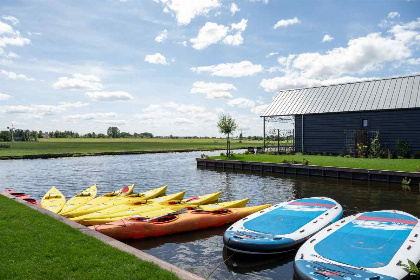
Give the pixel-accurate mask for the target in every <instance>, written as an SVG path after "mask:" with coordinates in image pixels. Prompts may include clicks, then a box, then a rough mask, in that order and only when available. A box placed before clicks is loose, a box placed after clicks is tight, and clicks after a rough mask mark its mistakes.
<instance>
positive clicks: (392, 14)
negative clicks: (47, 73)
mask: <svg viewBox="0 0 420 280" xmlns="http://www.w3.org/2000/svg"><path fill="white" fill-rule="evenodd" d="M397 17H398V18H399V17H400V14H399V13H398V12H391V13H389V14H388V18H397Z"/></svg>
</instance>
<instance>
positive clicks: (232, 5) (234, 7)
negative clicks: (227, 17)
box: [230, 2, 241, 16]
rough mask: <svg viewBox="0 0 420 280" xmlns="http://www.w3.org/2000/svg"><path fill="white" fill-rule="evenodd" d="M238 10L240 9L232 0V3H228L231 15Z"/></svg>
mask: <svg viewBox="0 0 420 280" xmlns="http://www.w3.org/2000/svg"><path fill="white" fill-rule="evenodd" d="M240 10H241V9H239V7H238V5H236V4H235V3H233V2H232V4H231V5H230V12H231V13H232V16H233V15H235V14H236V13H237V12H239V11H240Z"/></svg>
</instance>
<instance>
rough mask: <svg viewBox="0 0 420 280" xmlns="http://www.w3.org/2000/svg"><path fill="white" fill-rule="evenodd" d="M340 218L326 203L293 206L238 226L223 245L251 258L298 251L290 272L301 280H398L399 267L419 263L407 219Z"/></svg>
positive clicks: (385, 214) (377, 214)
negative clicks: (293, 272)
mask: <svg viewBox="0 0 420 280" xmlns="http://www.w3.org/2000/svg"><path fill="white" fill-rule="evenodd" d="M342 215H343V210H342V207H341V206H340V205H339V204H338V203H337V202H336V201H334V200H332V199H330V198H324V197H313V198H303V199H298V200H293V201H289V202H284V203H280V204H276V205H273V206H271V207H269V208H266V209H264V210H262V211H259V212H257V213H254V214H252V215H250V216H247V217H245V218H243V219H241V220H239V221H238V222H236V223H235V224H233V225H232V226H231V227H229V228H228V229H227V230H226V232H225V234H224V237H223V241H224V244H225V246H226V247H227V248H228V249H230V250H232V251H234V252H240V253H251V254H274V253H280V252H286V251H289V250H292V249H295V248H299V246H301V247H300V248H299V250H298V251H297V254H296V257H295V262H294V268H295V272H296V276H297V278H298V279H304V280H309V279H317V280H336V279H337V280H338V279H340V280H343V279H344V280H352V279H363V280H395V279H403V278H405V277H406V276H407V275H408V272H407V271H406V270H405V268H404V267H402V266H401V264H407V262H408V261H407V260H411V261H413V262H414V263H416V264H417V263H418V262H419V261H420V237H419V236H420V220H419V219H418V218H416V217H414V216H413V215H410V214H408V213H405V212H401V211H396V210H386V211H374V212H368V213H361V214H357V215H353V216H349V217H345V218H342ZM302 244H303V245H302Z"/></svg>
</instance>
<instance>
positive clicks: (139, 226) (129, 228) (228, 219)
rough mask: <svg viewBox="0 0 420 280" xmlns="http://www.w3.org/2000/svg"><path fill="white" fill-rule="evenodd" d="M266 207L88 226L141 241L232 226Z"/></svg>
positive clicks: (116, 235) (128, 220)
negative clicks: (150, 237)
mask: <svg viewBox="0 0 420 280" xmlns="http://www.w3.org/2000/svg"><path fill="white" fill-rule="evenodd" d="M270 206H271V205H270V204H265V205H259V206H251V207H244V208H230V209H221V210H216V211H200V210H187V209H183V210H181V211H178V212H174V213H171V214H167V215H164V216H161V217H157V218H151V219H145V218H131V219H121V220H117V221H114V222H111V223H107V224H103V225H100V226H91V227H89V228H90V229H93V230H96V231H99V232H101V233H103V234H106V235H108V236H111V237H113V238H115V239H132V238H144V237H149V236H159V235H166V234H173V233H178V232H184V231H191V230H197V229H204V228H209V227H217V226H221V225H224V224H229V223H234V222H236V221H238V220H240V219H242V218H244V217H246V216H248V215H251V214H252V213H255V212H258V211H260V210H263V209H265V208H268V207H270Z"/></svg>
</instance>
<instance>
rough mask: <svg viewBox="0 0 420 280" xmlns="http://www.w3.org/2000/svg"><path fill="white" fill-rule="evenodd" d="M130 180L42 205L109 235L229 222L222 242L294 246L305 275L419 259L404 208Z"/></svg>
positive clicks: (245, 246) (47, 199) (378, 277)
mask: <svg viewBox="0 0 420 280" xmlns="http://www.w3.org/2000/svg"><path fill="white" fill-rule="evenodd" d="M133 188H134V185H131V186H128V187H125V188H123V189H121V190H118V191H115V192H113V193H109V194H105V195H103V196H99V197H96V186H92V187H91V188H88V189H87V190H85V191H84V192H82V193H80V194H78V195H76V196H74V197H73V198H71V199H70V200H68V201H67V202H66V200H65V199H64V196H63V195H62V194H61V193H60V192H59V191H58V190H57V189H55V188H52V189H51V190H50V191H49V192H47V194H46V195H45V196H44V198H43V200H42V201H41V206H42V207H44V208H47V209H49V210H51V211H54V212H56V213H58V214H61V215H63V216H66V217H68V218H70V219H72V220H75V221H77V222H79V223H82V224H84V225H91V226H90V228H91V229H93V230H96V231H99V232H101V233H104V234H106V235H109V236H111V237H113V238H116V239H131V238H143V237H149V236H160V235H166V234H173V233H178V232H185V231H191V230H197V229H204V228H209V227H216V226H220V225H223V224H229V223H234V224H233V225H232V226H230V227H229V228H228V229H227V230H226V232H225V233H224V236H223V242H224V244H225V246H226V247H227V248H228V249H229V250H231V251H234V252H238V253H246V254H277V253H282V252H287V251H291V250H295V249H296V248H299V247H300V248H299V250H298V251H297V254H296V257H295V263H294V268H295V272H296V276H297V277H298V279H304V280H307V279H318V280H325V279H326V280H335V279H341V280H342V279H345V280H351V279H363V280H395V279H403V278H404V277H405V276H406V275H407V271H406V270H405V269H404V268H403V267H402V266H401V264H407V260H411V261H413V262H414V263H418V262H419V261H420V237H419V236H420V220H419V219H418V218H416V217H414V216H412V215H410V214H408V213H405V212H401V211H396V210H387V211H374V212H367V213H361V214H357V215H353V216H349V217H345V218H342V216H343V209H342V207H341V205H340V204H339V203H337V202H336V201H335V200H333V199H330V198H326V197H312V198H303V199H297V200H292V201H288V202H283V203H280V204H276V205H270V204H266V205H259V206H251V207H246V204H247V202H248V199H243V200H237V201H230V202H222V203H217V201H218V198H219V196H220V192H218V193H213V194H207V195H202V196H197V197H193V198H189V199H183V198H184V194H185V191H184V192H180V193H177V194H171V195H165V193H166V186H164V187H162V188H157V189H154V190H150V191H148V192H145V193H140V194H133ZM23 197H24V198H25V196H23ZM26 198H27V197H26ZM28 202H31V201H28ZM31 203H33V201H32V202H31Z"/></svg>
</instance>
